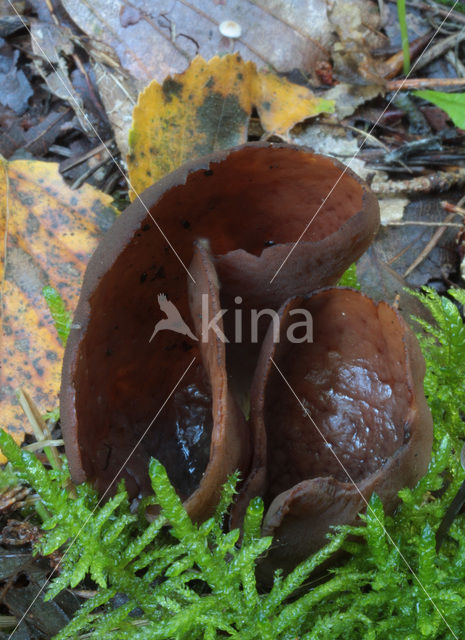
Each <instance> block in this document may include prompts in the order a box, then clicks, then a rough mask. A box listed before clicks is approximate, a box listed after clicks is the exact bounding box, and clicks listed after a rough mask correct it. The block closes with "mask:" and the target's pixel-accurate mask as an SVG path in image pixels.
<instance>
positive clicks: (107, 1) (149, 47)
mask: <svg viewBox="0 0 465 640" xmlns="http://www.w3.org/2000/svg"><path fill="white" fill-rule="evenodd" d="M341 1H344V2H345V1H346V0H337V2H341ZM62 4H63V6H64V8H65V9H66V11H67V12H68V14H69V16H70V17H71V18H72V19H73V21H74V22H75V23H76V24H77V25H78V26H79V27H80V28H81V29H82V30H83V31H84V33H85V34H86V36H87V37H86V41H85V49H86V51H87V52H88V53H89V57H90V61H91V63H92V64H93V65H94V71H95V75H96V77H97V85H98V88H99V92H100V96H101V98H102V102H103V103H104V105H105V108H106V109H107V112H108V117H109V119H110V122H111V124H112V126H113V127H114V130H115V138H116V141H117V144H118V147H119V149H120V151H121V154H122V155H123V156H125V155H126V154H127V152H128V145H127V138H128V132H129V128H130V123H131V114H132V109H133V106H134V105H133V99H134V102H135V99H136V98H137V94H138V93H139V92H140V91H142V90H143V88H144V87H145V86H147V85H148V84H149V83H150V82H152V80H156V81H157V82H159V83H162V82H163V80H164V79H165V78H166V77H167V76H169V75H170V74H175V73H181V72H182V71H184V70H185V69H186V68H187V67H188V65H189V63H190V62H191V60H193V59H194V58H195V56H196V55H201V56H202V57H203V58H204V59H206V60H208V59H210V58H213V57H214V56H216V55H221V56H223V55H225V54H228V53H232V52H234V53H239V54H240V55H241V57H242V58H243V59H244V60H250V61H252V62H255V63H256V64H257V65H260V66H263V67H266V68H268V69H272V70H276V71H279V72H287V71H292V70H293V69H298V70H299V71H300V72H301V73H302V74H303V75H304V77H308V78H309V79H310V81H311V82H312V83H313V84H316V85H318V84H319V83H320V81H319V78H318V76H317V75H316V73H315V68H316V66H317V64H318V63H319V62H321V61H328V60H329V53H328V47H329V45H330V43H331V39H332V37H333V36H332V29H331V27H330V24H329V21H328V18H327V3H326V0H310V1H305V2H292V3H290V2H287V1H285V0H256V1H255V2H252V1H249V0H247V2H246V3H244V2H243V1H242V0H228V3H227V4H226V3H223V2H218V1H217V0H193V2H189V3H188V2H175V3H172V2H167V1H165V0H163V1H161V2H157V3H154V2H152V1H151V0H131V2H130V3H126V2H124V3H122V4H115V3H114V2H113V0H92V2H90V1H89V0H62ZM225 20H234V21H235V22H237V23H238V24H239V25H240V27H241V36H240V38H239V39H237V40H231V39H230V38H225V37H223V36H222V35H221V33H220V30H219V25H220V24H221V23H222V22H223V21H225ZM111 52H112V53H111ZM102 54H103V55H102ZM114 59H116V60H118V66H119V73H118V72H116V71H115V66H114V64H113V60H114ZM121 76H122V77H121ZM99 79H101V80H102V82H101V83H99Z"/></svg>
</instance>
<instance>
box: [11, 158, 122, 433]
mask: <svg viewBox="0 0 465 640" xmlns="http://www.w3.org/2000/svg"><path fill="white" fill-rule="evenodd" d="M0 171H1V178H0V227H1V229H2V232H3V234H2V235H3V237H4V238H5V241H4V244H3V249H4V251H2V255H1V262H0V276H1V278H2V323H3V343H2V353H1V361H2V382H1V390H0V394H1V395H0V408H1V409H0V410H1V415H2V427H3V428H5V429H7V430H8V431H9V432H10V433H11V434H12V435H13V437H14V438H15V439H16V440H17V441H18V442H21V441H22V440H23V437H24V430H27V429H28V425H27V424H26V420H25V418H24V415H23V414H22V411H21V409H20V407H19V405H18V403H17V401H16V397H15V390H16V389H17V388H18V387H20V386H24V387H25V388H26V389H27V390H28V391H29V393H30V394H31V396H32V398H33V400H34V402H35V403H36V404H37V405H38V407H39V408H40V410H41V411H44V412H45V411H46V410H50V409H53V408H54V407H55V405H56V403H57V395H58V389H59V386H60V374H61V360H62V357H63V348H62V346H61V344H60V342H59V341H58V337H57V334H56V331H55V327H54V325H53V321H52V319H51V317H50V313H49V311H48V308H47V305H46V303H45V300H44V298H43V296H42V289H43V287H44V286H46V285H52V286H53V287H55V289H57V290H58V291H59V292H60V294H61V296H62V297H63V299H64V301H65V303H66V306H67V308H68V309H69V310H70V311H73V310H74V308H75V306H76V304H77V299H78V296H79V291H80V286H81V280H82V276H83V273H84V269H85V266H86V263H87V261H88V258H89V257H90V255H91V253H92V252H93V250H94V249H95V247H96V246H97V243H98V241H99V239H100V237H101V235H102V232H103V231H104V230H106V229H107V228H109V226H110V225H111V223H112V222H113V220H114V217H115V211H114V209H113V208H112V207H111V197H110V196H108V195H107V194H104V193H101V192H100V191H98V190H96V189H94V188H93V187H91V186H89V185H85V186H83V187H82V188H81V189H77V190H75V191H71V189H70V188H69V187H68V186H67V185H66V184H65V183H64V181H63V180H62V178H61V176H60V174H59V172H58V165H56V164H52V163H48V162H35V161H30V160H15V161H12V162H7V161H6V160H4V159H3V158H0Z"/></svg>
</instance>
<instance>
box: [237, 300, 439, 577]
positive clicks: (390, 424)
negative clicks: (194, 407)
mask: <svg viewBox="0 0 465 640" xmlns="http://www.w3.org/2000/svg"><path fill="white" fill-rule="evenodd" d="M302 309H305V310H307V311H308V312H310V314H311V317H312V333H313V336H312V337H313V341H312V342H307V341H305V342H302V341H301V342H294V343H293V342H292V340H293V339H296V340H299V335H298V332H294V334H293V335H289V331H290V330H291V329H292V317H293V316H292V314H293V311H295V310H299V312H300V313H301V310H302ZM279 316H280V325H279V341H275V340H274V339H273V335H272V327H270V328H269V330H268V333H267V335H266V337H265V340H264V343H263V346H262V351H261V354H260V358H259V362H258V364H257V368H256V372H255V377H254V381H253V384H252V391H251V418H250V423H251V431H252V433H253V434H254V461H253V464H252V471H251V474H250V477H251V478H260V479H261V482H262V484H261V486H258V485H257V481H256V483H255V486H253V487H252V494H255V493H257V489H258V493H261V494H262V495H264V499H265V506H266V507H267V510H266V515H265V519H264V524H263V531H264V533H265V534H267V535H273V536H274V537H275V544H274V545H273V550H272V551H271V554H270V557H269V558H268V561H269V562H270V563H271V565H272V566H280V567H283V568H291V567H292V566H294V565H295V563H296V562H297V561H299V560H303V559H304V558H306V557H307V556H308V555H310V554H311V553H312V552H314V551H316V550H317V549H319V548H320V547H321V546H323V545H324V543H325V541H326V534H327V532H328V530H329V527H330V526H331V525H337V524H351V525H353V524H356V521H357V515H358V514H359V513H360V512H361V511H363V510H364V509H365V507H366V504H367V501H368V500H369V499H370V497H371V495H372V493H373V492H376V493H377V494H378V495H379V496H380V497H381V499H382V501H383V504H384V507H385V508H386V509H387V510H388V511H389V510H393V508H394V507H395V505H396V504H397V501H398V499H397V493H398V491H399V490H400V489H402V487H405V486H410V487H412V486H414V485H415V484H416V483H417V482H418V480H419V479H420V478H421V477H422V476H423V475H424V474H425V472H426V469H427V466H428V462H429V459H430V454H431V447H432V427H433V425H432V420H431V414H430V411H429V408H428V406H427V404H426V400H425V396H424V392H423V377H424V370H425V365H424V360H423V356H422V354H421V351H420V348H419V346H418V342H417V340H416V338H415V336H414V335H413V333H412V331H411V330H410V328H409V327H408V326H407V324H406V323H405V321H404V320H403V319H402V317H401V316H400V314H399V313H398V312H397V311H396V310H395V309H393V308H392V307H391V306H389V305H388V304H386V303H384V302H380V303H379V304H376V303H375V302H374V301H373V300H372V299H371V298H368V297H367V296H365V295H363V294H362V293H360V292H358V291H354V290H352V289H347V288H339V289H335V288H329V289H323V290H320V291H316V292H314V293H313V294H311V295H310V296H308V297H306V298H302V297H298V298H293V299H291V300H289V301H288V302H286V303H285V304H284V305H283V307H282V308H281V309H280V312H279ZM249 485H250V483H249ZM248 493H250V489H249V490H247V483H246V488H245V491H244V495H243V497H242V500H243V501H244V503H245V502H247V501H248V499H250V498H249V496H248V495H247V494H248Z"/></svg>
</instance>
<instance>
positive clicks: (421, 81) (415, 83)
mask: <svg viewBox="0 0 465 640" xmlns="http://www.w3.org/2000/svg"><path fill="white" fill-rule="evenodd" d="M463 85H465V78H407V80H388V82H386V91H397V90H399V89H400V90H402V91H410V90H411V89H428V88H429V87H463Z"/></svg>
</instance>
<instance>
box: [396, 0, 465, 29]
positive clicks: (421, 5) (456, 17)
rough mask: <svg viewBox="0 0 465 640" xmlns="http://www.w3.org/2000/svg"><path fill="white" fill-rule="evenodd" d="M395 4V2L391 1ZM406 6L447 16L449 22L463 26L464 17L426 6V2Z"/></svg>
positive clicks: (455, 12) (440, 8) (410, 3)
mask: <svg viewBox="0 0 465 640" xmlns="http://www.w3.org/2000/svg"><path fill="white" fill-rule="evenodd" d="M391 1H392V2H395V0H391ZM406 4H407V6H409V7H415V8H416V9H425V10H426V11H432V12H433V13H435V14H437V15H440V16H449V18H450V19H451V20H455V22H460V23H461V24H465V16H464V15H462V14H461V13H458V11H454V10H452V11H450V9H443V8H442V7H438V6H432V5H430V4H427V3H426V2H407V3H406Z"/></svg>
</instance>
